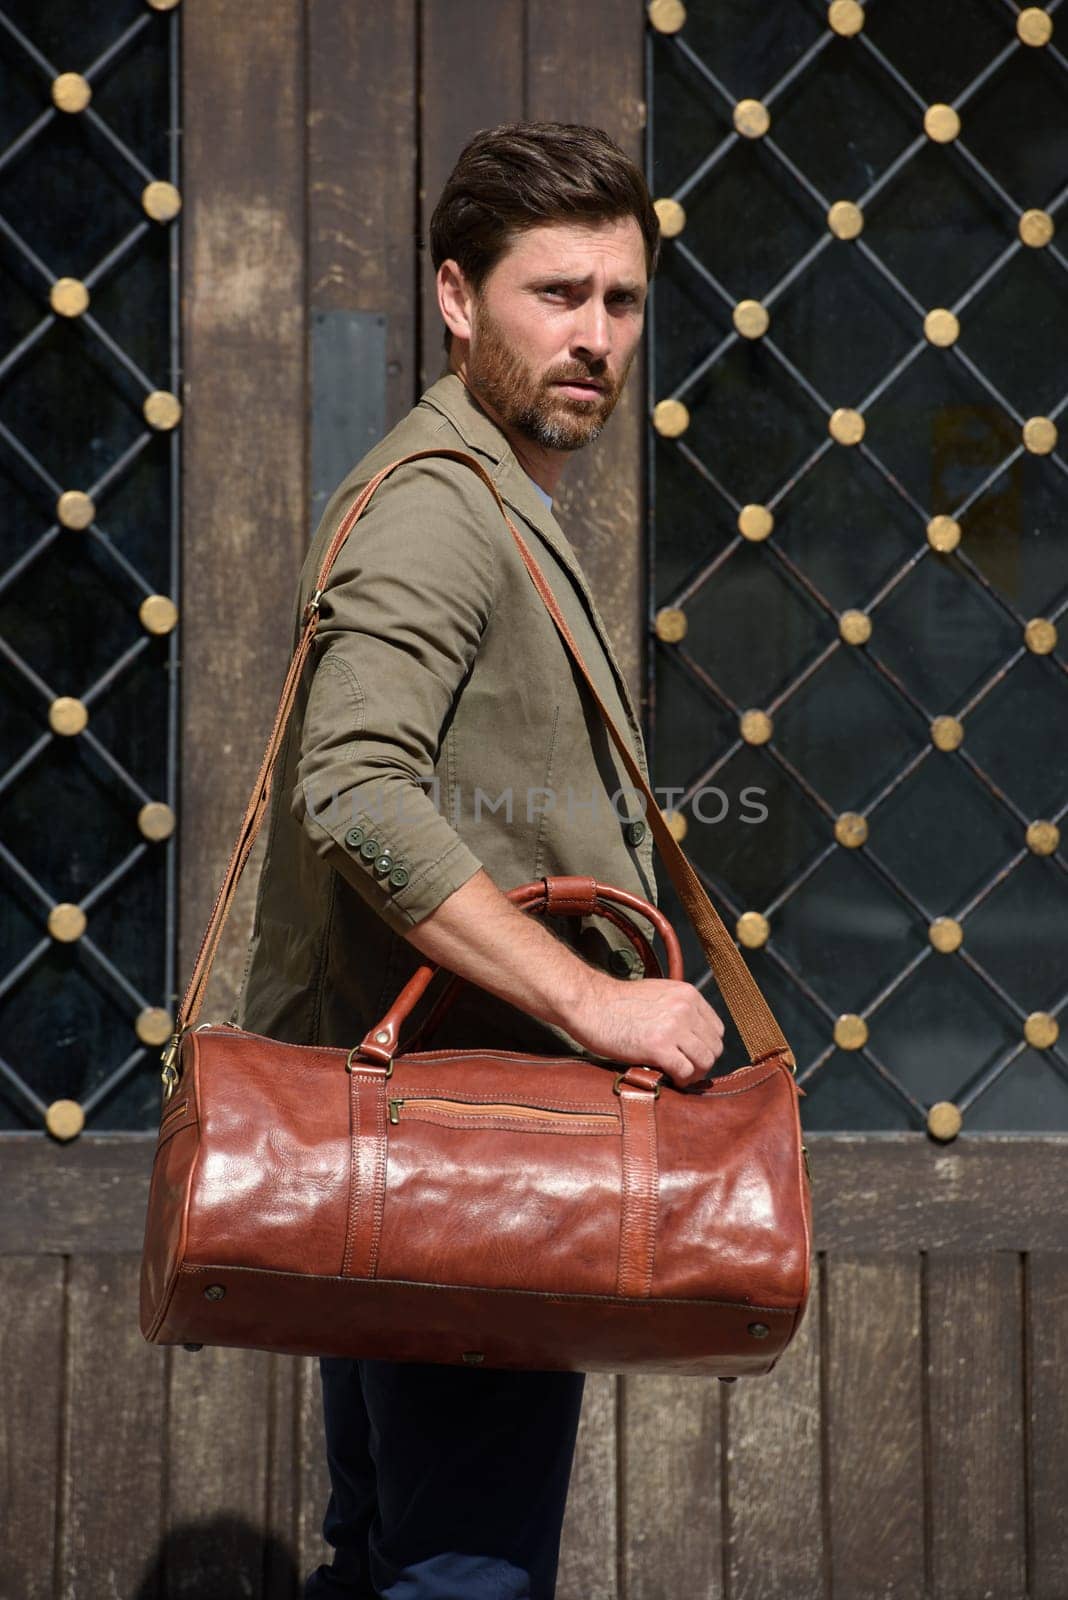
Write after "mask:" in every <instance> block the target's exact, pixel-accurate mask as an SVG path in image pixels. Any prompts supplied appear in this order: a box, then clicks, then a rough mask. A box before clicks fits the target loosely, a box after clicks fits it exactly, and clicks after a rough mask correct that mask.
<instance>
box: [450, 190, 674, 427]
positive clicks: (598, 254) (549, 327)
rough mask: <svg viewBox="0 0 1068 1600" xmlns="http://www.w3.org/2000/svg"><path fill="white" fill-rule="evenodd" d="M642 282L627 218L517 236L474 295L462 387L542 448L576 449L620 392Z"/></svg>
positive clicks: (632, 223) (641, 311) (638, 328)
mask: <svg viewBox="0 0 1068 1600" xmlns="http://www.w3.org/2000/svg"><path fill="white" fill-rule="evenodd" d="M646 289H647V280H646V274H645V246H644V243H643V240H642V234H641V229H640V228H639V226H638V223H637V221H636V220H635V219H634V218H633V217H624V218H622V219H619V220H617V221H615V222H600V223H583V224H579V223H574V224H572V223H556V224H549V225H548V226H543V227H538V228H531V229H529V230H527V231H526V232H523V233H520V234H518V235H517V237H516V238H515V240H514V241H513V243H512V244H511V246H510V247H509V249H508V250H507V251H506V252H505V254H504V255H503V256H502V257H501V258H500V260H499V261H498V262H497V263H496V265H495V266H494V267H493V269H492V271H491V272H490V273H489V274H488V275H487V277H486V279H485V281H484V283H483V284H482V288H481V290H480V291H479V292H478V293H477V294H476V295H474V297H473V300H472V302H471V316H470V323H471V336H470V340H469V348H468V358H467V374H466V376H467V382H468V385H469V387H470V388H471V389H472V390H473V391H474V393H475V394H476V395H477V396H478V397H479V399H481V400H484V401H486V402H488V404H489V406H490V408H491V409H492V410H493V411H494V412H495V413H496V415H497V417H498V418H499V419H500V420H501V421H502V422H504V423H507V424H510V425H511V426H513V427H515V428H517V429H518V430H519V431H520V432H521V433H523V434H524V435H525V436H526V437H527V438H529V439H531V440H532V441H533V442H534V443H535V444H538V445H540V446H541V447H542V448H543V449H547V450H579V449H581V447H582V446H583V445H585V444H589V443H590V442H591V441H592V440H594V439H596V437H597V435H598V434H599V433H600V431H601V429H602V428H603V427H604V425H605V423H606V422H607V420H608V418H609V416H610V415H611V413H612V410H613V408H614V406H615V404H616V401H617V400H618V399H619V396H620V392H621V390H622V388H623V384H624V381H625V379H626V376H627V372H628V370H629V368H630V364H631V362H632V360H633V358H634V354H635V351H636V350H637V348H638V340H639V339H640V337H641V332H642V323H643V320H644V315H645V296H646Z"/></svg>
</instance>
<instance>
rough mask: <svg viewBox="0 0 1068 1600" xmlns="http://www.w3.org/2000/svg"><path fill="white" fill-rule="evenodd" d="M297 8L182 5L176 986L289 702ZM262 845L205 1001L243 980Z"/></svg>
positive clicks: (206, 2) (295, 445)
mask: <svg viewBox="0 0 1068 1600" xmlns="http://www.w3.org/2000/svg"><path fill="white" fill-rule="evenodd" d="M302 24H303V7H302V6H301V4H300V0H263V3H262V4H260V5H257V6H253V7H247V6H234V5H231V4H229V3H228V0H201V3H200V4H199V5H195V6H183V8H182V49H183V72H182V93H183V118H182V123H183V135H182V138H183V172H184V176H183V183H184V187H185V205H184V209H183V240H184V249H185V262H184V269H185V277H184V293H183V338H184V361H185V383H184V385H183V402H184V407H185V410H184V417H183V422H182V450H183V462H182V468H183V470H182V517H183V528H184V533H183V548H182V567H183V581H182V621H181V628H182V724H183V728H184V730H185V735H186V736H185V739H184V741H183V754H182V771H181V793H180V805H181V811H180V814H179V819H178V820H179V825H180V828H181V859H182V862H183V864H184V865H183V876H182V900H181V904H180V907H179V919H180V933H179V958H178V969H179V984H180V985H181V989H184V985H185V982H186V981H187V980H188V976H189V973H190V972H191V971H192V967H193V963H194V961H195V957H196V951H197V949H198V948H199V944H200V940H201V936H202V934H203V931H204V925H205V923H206V921H207V918H208V914H209V912H210V909H211V906H212V903H213V901H214V898H215V893H216V891H217V889H218V886H219V882H220V880H221V878H222V874H223V871H224V869H225V866H226V861H227V857H228V855H229V852H230V848H231V845H232V844H233V837H234V834H235V832H236V830H237V825H238V823H239V822H240V820H241V816H242V814H243V813H244V809H245V805H246V803H247V801H248V795H249V790H250V788H251V786H252V781H253V778H254V776H255V770H256V763H257V762H258V760H259V757H260V754H261V752H262V749H263V744H264V742H265V741H266V738H267V733H268V730H269V728H270V723H271V718H272V716H273V713H274V710H275V706H276V704H277V697H278V692H279V690H280V688H281V684H282V679H283V677H284V675H285V669H286V665H287V663H288V649H289V644H290V638H289V634H290V626H291V610H292V604H293V590H294V582H295V577H296V573H297V571H298V569H299V566H300V562H301V560H302V558H303V555H304V551H305V549H306V546H307V527H306V523H307V509H306V508H307V495H306V491H305V481H304V429H305V393H304V367H305V308H304V299H305V286H304V145H305V127H304V99H303V78H304V48H303V25H302ZM355 165H358V155H357V158H356V159H355V160H354V166H355ZM257 848H258V849H259V848H261V847H260V846H258V847H257ZM258 859H259V857H257V862H254V863H250V864H249V867H248V868H247V869H246V871H245V873H244V876H243V878H242V881H241V885H240V887H239V890H238V895H237V898H236V901H235V905H234V910H233V914H232V915H231V917H230V921H229V923H228V925H227V928H226V929H225V931H224V934H223V940H222V944H221V947H220V951H219V955H218V958H217V960H216V962H215V967H214V973H213V976H214V984H213V995H214V996H215V997H216V998H215V999H213V998H212V997H211V996H209V1004H208V1008H207V1009H206V1011H205V1016H207V1017H211V1016H218V1015H225V1014H226V1012H227V1011H228V1010H229V1009H230V1006H231V1004H232V1000H233V996H234V993H235V991H236V987H237V984H238V982H239V981H240V976H241V972H242V970H243V967H244V956H245V949H246V945H247V940H248V934H249V931H250V923H251V914H252V903H253V897H254V893H255V881H256V870H255V867H256V865H257V863H258ZM180 993H181V990H180ZM179 998H180V994H179Z"/></svg>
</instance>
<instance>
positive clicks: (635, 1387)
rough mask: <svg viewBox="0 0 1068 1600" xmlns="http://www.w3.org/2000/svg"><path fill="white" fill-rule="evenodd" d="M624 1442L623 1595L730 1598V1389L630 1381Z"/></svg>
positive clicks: (702, 1383) (647, 1378) (633, 1598)
mask: <svg viewBox="0 0 1068 1600" xmlns="http://www.w3.org/2000/svg"><path fill="white" fill-rule="evenodd" d="M622 1383H623V1426H622V1438H621V1440H620V1454H621V1473H620V1477H621V1482H622V1498H623V1506H622V1522H623V1570H624V1583H623V1594H624V1595H625V1597H626V1600H661V1597H662V1596H663V1595H665V1594H672V1595H676V1594H677V1595H683V1594H685V1595H688V1596H690V1597H691V1600H719V1597H720V1596H721V1595H722V1593H723V1586H722V1582H721V1579H722V1571H723V1547H722V1540H723V1527H722V1520H721V1517H720V1507H721V1495H720V1486H721V1484H722V1471H723V1463H722V1461H721V1459H720V1429H721V1424H722V1419H723V1399H722V1397H723V1394H724V1391H725V1389H726V1387H727V1386H726V1385H725V1384H721V1383H717V1382H716V1381H715V1379H710V1378H672V1377H659V1376H652V1375H648V1374H646V1375H638V1374H635V1375H634V1376H633V1377H628V1378H624V1379H623V1380H622Z"/></svg>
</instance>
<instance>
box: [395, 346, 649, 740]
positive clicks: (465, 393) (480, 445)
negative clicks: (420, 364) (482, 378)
mask: <svg viewBox="0 0 1068 1600" xmlns="http://www.w3.org/2000/svg"><path fill="white" fill-rule="evenodd" d="M421 403H425V404H427V405H430V406H433V408H434V409H435V410H436V411H439V412H441V414H442V415H443V416H445V417H447V418H448V420H449V421H450V422H451V423H452V425H453V427H454V428H455V429H456V431H457V433H458V434H459V435H460V437H461V439H462V440H463V441H464V443H465V444H466V445H468V446H469V447H470V449H471V450H472V451H473V452H474V453H476V454H477V455H480V456H483V457H485V458H486V460H487V461H488V462H491V463H492V464H493V468H494V470H493V471H492V472H491V474H490V476H491V477H492V478H493V481H494V483H495V484H496V485H497V488H498V490H499V491H500V496H501V499H502V500H503V501H504V503H505V505H507V506H509V507H510V509H511V510H512V511H516V512H518V513H519V515H520V516H521V517H522V519H523V521H524V522H526V523H528V524H529V526H530V527H532V528H533V529H534V530H535V532H536V533H538V534H539V535H540V537H541V538H542V539H543V540H544V541H545V543H546V544H547V545H548V546H549V548H550V549H551V550H552V551H553V553H554V554H555V555H556V556H557V557H558V559H559V560H560V561H561V563H562V564H563V566H564V567H565V568H566V569H567V571H568V573H569V574H570V576H571V579H572V581H573V583H574V584H575V587H576V588H577V589H578V591H579V593H580V594H581V595H582V597H583V599H584V600H585V602H586V607H587V610H588V611H589V614H590V617H591V620H592V622H593V626H594V629H595V631H596V633H597V636H598V638H599V639H600V641H601V645H602V647H603V649H604V652H605V655H606V656H607V657H608V660H609V663H610V664H611V667H612V670H613V672H614V673H615V676H616V682H617V685H618V688H619V692H620V695H621V696H622V699H623V704H624V706H625V707H626V709H627V714H628V716H629V717H630V720H631V723H632V725H633V727H634V729H635V731H638V730H639V729H640V724H639V721H638V714H637V711H636V709H635V706H634V702H633V700H632V698H631V694H630V690H629V688H628V685H627V680H626V677H625V676H624V673H623V670H622V668H621V667H620V665H619V662H618V661H617V660H616V658H615V654H614V652H613V650H612V642H611V640H610V638H609V637H608V630H607V628H606V626H605V623H604V621H603V619H602V617H601V616H600V614H599V612H598V610H597V605H596V602H595V601H594V598H593V595H592V593H591V592H590V588H589V585H588V584H587V582H586V577H585V574H584V573H583V571H582V568H581V567H580V566H579V563H578V557H577V556H576V555H575V552H574V550H573V549H572V548H571V545H570V543H569V542H568V539H567V537H566V536H565V534H564V531H563V529H562V528H561V527H560V524H559V523H558V522H557V520H556V518H555V517H554V516H553V514H552V512H551V511H550V510H549V508H548V506H547V505H546V504H545V502H544V500H542V498H541V496H540V495H539V494H538V492H537V490H536V489H535V487H534V485H533V483H532V482H531V480H530V479H529V477H528V476H527V474H526V472H525V471H524V470H523V468H522V467H521V466H520V464H519V461H518V459H517V458H516V455H515V452H514V451H513V450H512V447H511V445H510V444H509V443H508V440H507V439H506V438H505V436H504V434H503V433H502V432H501V430H500V428H499V427H498V426H497V424H496V423H495V422H494V421H493V418H492V417H490V416H488V415H487V413H486V412H485V411H483V409H482V407H481V406H480V405H479V404H478V402H477V401H476V400H475V398H474V397H473V395H472V394H471V392H470V390H469V389H468V388H467V386H466V384H465V383H464V382H463V380H462V379H461V378H459V377H457V375H456V373H455V372H445V373H443V374H442V376H441V377H440V378H439V379H438V380H437V382H436V383H434V384H431V386H430V388H429V389H427V391H426V392H425V394H424V395H423V396H422V401H421Z"/></svg>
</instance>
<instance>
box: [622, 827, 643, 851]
mask: <svg viewBox="0 0 1068 1600" xmlns="http://www.w3.org/2000/svg"><path fill="white" fill-rule="evenodd" d="M623 837H624V839H626V841H627V843H628V844H634V845H638V844H641V842H642V840H643V839H644V838H645V823H644V822H628V823H627V825H626V827H625V828H624V829H623Z"/></svg>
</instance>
